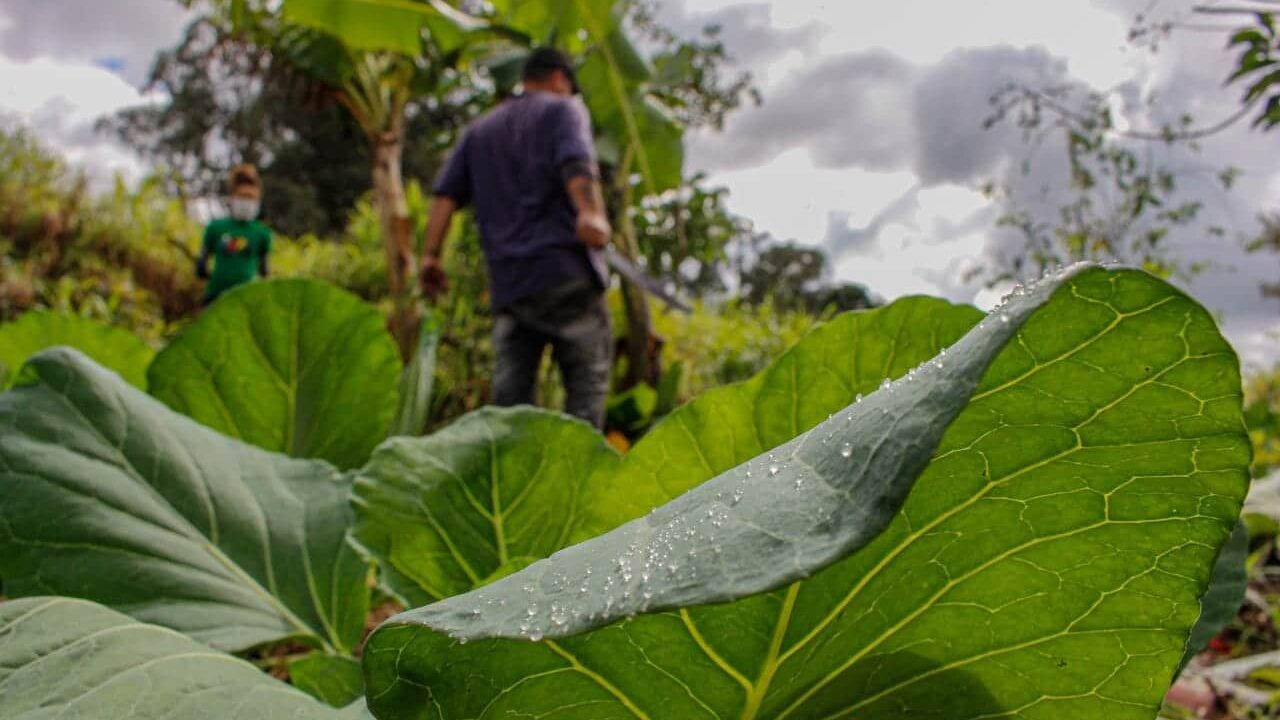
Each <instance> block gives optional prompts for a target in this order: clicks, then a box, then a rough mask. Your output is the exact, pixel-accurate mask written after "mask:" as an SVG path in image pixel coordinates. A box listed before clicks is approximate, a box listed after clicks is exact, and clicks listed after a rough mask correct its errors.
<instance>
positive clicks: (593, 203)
mask: <svg viewBox="0 0 1280 720" xmlns="http://www.w3.org/2000/svg"><path fill="white" fill-rule="evenodd" d="M565 175H566V176H567V179H566V180H565V189H566V190H567V191H568V193H569V200H570V201H571V202H572V203H573V207H574V209H575V210H577V211H578V239H579V240H581V241H582V242H583V243H584V244H586V245H587V247H591V248H595V249H597V250H598V249H600V248H602V247H604V246H605V245H608V244H609V237H610V236H611V235H613V228H611V227H609V216H608V213H607V212H606V211H605V207H604V194H603V193H602V192H601V191H600V182H599V181H598V180H596V178H595V175H594V174H592V173H591V172H589V171H581V170H580V169H578V170H575V169H574V168H569V167H566V171H565Z"/></svg>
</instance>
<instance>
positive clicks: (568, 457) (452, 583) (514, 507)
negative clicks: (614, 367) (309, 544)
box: [352, 408, 617, 606]
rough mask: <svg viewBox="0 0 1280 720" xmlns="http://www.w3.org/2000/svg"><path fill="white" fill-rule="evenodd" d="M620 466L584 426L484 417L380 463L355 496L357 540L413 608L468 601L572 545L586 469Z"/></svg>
mask: <svg viewBox="0 0 1280 720" xmlns="http://www.w3.org/2000/svg"><path fill="white" fill-rule="evenodd" d="M616 462H617V455H616V454H615V453H614V452H613V450H611V449H610V448H609V446H608V444H607V443H605V441H604V439H603V438H602V437H600V435H599V433H597V432H595V431H594V430H592V429H591V428H590V427H589V426H588V425H586V424H585V423H581V422H577V421H572V420H567V419H565V418H564V417H562V416H560V415H556V414H553V413H549V412H544V411H541V410H533V409H528V408H524V409H517V410H502V409H496V408H485V409H482V410H479V411H477V412H474V413H472V414H470V415H467V416H466V417H464V418H462V419H461V420H458V421H457V422H455V423H453V424H452V425H450V426H448V427H446V428H445V429H443V430H441V431H439V432H437V433H435V434H433V435H431V436H429V437H426V438H419V439H408V438H397V439H394V440H390V441H388V442H387V443H386V444H384V445H383V446H382V447H380V448H378V451H377V452H375V453H374V455H373V459H372V460H370V461H369V464H368V465H367V466H366V467H365V468H364V469H363V470H361V471H359V473H358V475H357V477H356V481H355V487H354V490H353V500H352V502H353V504H354V505H355V509H356V523H355V529H354V532H353V535H354V536H355V538H356V539H357V541H358V542H359V543H360V544H361V545H362V546H363V547H364V548H365V550H366V551H367V553H368V554H369V555H370V556H372V557H373V558H374V559H375V560H376V561H377V563H378V565H379V567H380V569H381V571H382V579H383V582H385V583H386V585H387V587H388V588H389V589H390V590H391V592H393V593H395V594H396V596H397V599H399V600H400V601H401V602H403V603H404V604H405V605H409V606H413V605H421V604H423V603H427V602H433V601H436V600H441V599H443V598H446V597H449V596H450V595H457V594H458V593H462V592H466V591H467V590H470V589H471V588H473V587H476V586H478V585H481V584H484V583H485V582H488V581H490V580H493V579H497V578H498V577H501V576H502V575H505V574H508V573H509V572H510V571H511V568H513V567H514V568H517V569H518V568H523V567H524V566H526V565H528V564H529V563H530V562H532V561H533V560H538V559H541V558H544V557H546V556H547V555H549V554H551V553H552V552H554V551H556V550H558V549H560V548H562V547H564V546H565V545H567V544H568V542H569V537H570V534H571V533H572V532H573V531H574V529H575V528H576V527H578V523H579V522H580V521H581V508H580V504H581V502H582V495H583V484H584V483H585V482H586V475H585V474H583V472H582V470H583V469H588V468H592V467H594V466H597V465H609V464H612V463H616Z"/></svg>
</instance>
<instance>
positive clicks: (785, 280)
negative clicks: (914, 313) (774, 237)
mask: <svg viewBox="0 0 1280 720" xmlns="http://www.w3.org/2000/svg"><path fill="white" fill-rule="evenodd" d="M830 274H831V270H830V268H828V267H827V256H826V253H824V252H823V251H822V250H821V249H819V248H812V247H804V246H802V245H799V244H797V243H770V244H768V245H766V246H764V247H763V248H761V249H758V250H756V252H755V257H754V258H752V260H751V261H750V263H749V264H747V265H746V267H745V269H743V270H742V272H741V275H740V277H739V283H740V289H739V293H740V297H741V298H742V300H743V302H746V303H748V304H752V305H761V304H763V303H765V302H770V303H772V304H774V305H775V306H776V307H777V308H778V309H780V310H784V311H785V310H790V311H803V312H807V313H809V314H811V315H819V316H820V315H822V314H823V313H825V312H828V311H835V312H846V311H849V310H865V309H868V308H873V307H875V306H876V305H878V304H879V303H878V302H877V301H876V300H875V299H873V298H872V297H871V294H870V292H868V291H867V289H866V288H865V287H863V286H861V285H856V284H852V283H849V284H844V285H838V286H833V285H831V279H830Z"/></svg>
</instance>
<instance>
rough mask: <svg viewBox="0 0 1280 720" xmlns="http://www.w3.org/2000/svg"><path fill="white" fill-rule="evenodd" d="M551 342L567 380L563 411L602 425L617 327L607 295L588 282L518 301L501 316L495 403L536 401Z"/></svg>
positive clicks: (496, 336) (497, 320)
mask: <svg viewBox="0 0 1280 720" xmlns="http://www.w3.org/2000/svg"><path fill="white" fill-rule="evenodd" d="M548 345H550V346H551V352H552V358H553V359H554V360H555V362H556V364H557V365H558V366H559V367H560V376H561V378H562V379H563V381H564V389H565V395H566V398H565V408H564V410H565V412H566V413H568V414H570V415H573V416H575V417H579V418H582V419H583V420H586V421H587V422H589V423H591V424H592V425H594V426H595V427H597V428H603V427H604V410H605V399H606V397H607V396H608V393H609V370H610V368H611V367H612V365H613V328H612V325H611V322H610V319H609V308H608V306H607V304H606V303H605V298H604V295H603V294H602V293H601V292H600V290H599V289H598V288H596V286H595V285H594V284H592V283H591V282H590V281H586V280H583V281H580V282H572V283H569V284H567V285H561V286H559V287H556V288H553V289H551V290H549V291H547V292H545V293H541V294H539V295H535V296H534V297H531V298H526V299H523V300H520V301H517V302H515V303H512V304H511V305H510V306H509V307H507V308H505V309H504V310H502V311H501V312H499V313H498V314H497V316H496V317H495V318H494V322H493V351H494V356H495V367H494V372H493V404H494V405H498V406H501V407H510V406H513V405H532V404H533V401H534V394H535V390H536V387H537V382H538V368H539V366H540V365H541V364H542V355H543V353H544V352H545V351H546V349H547V346H548Z"/></svg>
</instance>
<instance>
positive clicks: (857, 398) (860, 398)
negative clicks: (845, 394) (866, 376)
mask: <svg viewBox="0 0 1280 720" xmlns="http://www.w3.org/2000/svg"><path fill="white" fill-rule="evenodd" d="M853 401H854V402H855V403H860V402H862V393H858V396H857V397H855V398H854V399H853Z"/></svg>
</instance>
